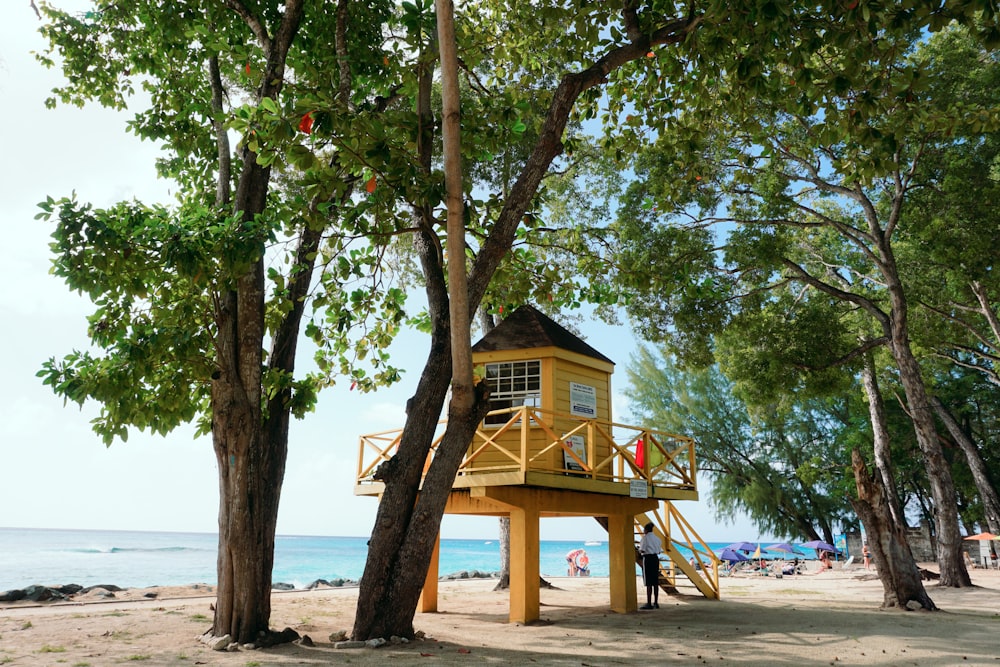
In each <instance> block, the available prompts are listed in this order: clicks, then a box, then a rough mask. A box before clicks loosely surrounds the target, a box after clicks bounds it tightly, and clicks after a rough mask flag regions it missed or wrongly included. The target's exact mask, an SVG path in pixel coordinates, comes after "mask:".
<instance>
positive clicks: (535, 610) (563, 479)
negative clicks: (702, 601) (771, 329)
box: [356, 306, 719, 622]
mask: <svg viewBox="0 0 1000 667" xmlns="http://www.w3.org/2000/svg"><path fill="white" fill-rule="evenodd" d="M472 353H473V363H474V365H475V366H476V372H477V375H479V376H480V377H482V378H483V379H484V380H485V381H486V382H488V383H489V386H490V390H491V391H490V400H491V402H492V403H493V407H492V410H491V412H490V414H489V415H487V417H486V418H485V419H484V420H483V423H482V424H481V425H480V428H479V430H478V431H477V433H476V437H475V439H474V440H473V442H472V443H471V444H470V445H469V450H468V452H467V454H466V456H465V459H464V461H463V462H462V465H461V466H460V468H459V472H458V475H457V477H456V478H455V482H454V484H453V486H452V492H451V495H450V497H449V500H448V505H447V508H446V510H445V512H446V513H450V514H477V515H487V516H509V517H510V543H511V554H510V556H511V557H510V621H511V622H530V621H532V620H535V619H537V618H538V617H539V588H538V582H539V576H540V568H539V521H540V520H541V519H542V518H545V517H556V516H592V517H595V518H596V519H597V520H598V521H599V522H600V523H601V524H602V525H603V526H604V527H605V528H606V529H607V531H608V550H609V551H608V562H609V570H610V571H609V588H610V604H611V609H612V610H614V611H617V612H629V611H634V610H636V609H637V608H638V601H637V586H636V548H635V545H636V541H637V528H638V529H639V531H641V526H643V525H645V524H646V523H647V522H650V521H651V522H653V523H654V525H655V526H656V527H657V533H658V534H659V536H660V538H661V540H663V542H664V545H665V557H664V560H663V563H662V566H661V585H662V586H663V587H664V589H665V590H667V591H674V590H676V586H677V585H678V577H681V578H682V579H683V580H684V581H687V582H689V583H690V584H692V585H694V586H695V587H696V588H697V589H698V590H699V591H701V592H702V593H703V594H704V595H706V596H707V597H711V598H717V597H718V591H719V587H718V569H717V566H718V563H717V561H716V560H715V558H714V556H713V555H712V552H711V550H710V549H709V548H708V546H707V545H706V544H705V543H704V541H702V540H701V538H700V537H698V535H697V533H695V531H694V529H693V528H692V527H691V526H690V524H688V522H687V521H686V520H685V519H684V518H683V517H682V516H681V515H680V513H679V512H677V510H676V508H675V507H674V502H676V501H680V500H696V499H697V498H698V491H697V483H696V467H695V457H694V441H692V440H691V439H690V438H686V437H684V436H679V435H673V434H668V433H663V432H659V431H656V430H652V429H648V428H646V427H642V426H628V425H625V424H619V423H616V422H614V421H613V419H612V417H613V416H612V410H611V408H612V406H611V375H612V373H613V371H614V362H612V361H611V360H610V359H608V358H607V357H605V356H604V355H603V354H601V353H600V352H598V351H597V350H595V349H594V348H593V347H591V346H590V345H588V344H587V343H586V342H584V341H583V340H581V339H580V338H579V337H577V336H576V335H574V334H573V333H572V332H570V331H568V330H567V329H565V328H564V327H562V326H560V325H559V324H557V323H556V322H554V321H553V320H552V319H550V318H549V317H547V316H546V315H544V314H543V313H541V312H540V311H538V310H537V309H535V308H533V307H531V306H523V307H521V308H518V309H517V310H516V311H514V312H513V313H511V315H510V316H508V317H507V318H506V319H505V320H503V321H502V322H501V323H500V324H499V325H498V326H497V327H496V328H495V329H494V330H493V331H491V332H490V333H488V334H487V335H486V336H485V337H483V338H482V339H481V340H480V341H479V342H477V343H476V344H475V345H474V346H473V348H472ZM400 433H401V431H389V432H385V433H378V434H372V435H367V436H362V437H361V443H360V454H359V459H358V483H357V486H356V493H358V494H363V495H378V494H379V493H380V492H381V483H379V482H377V481H376V480H374V479H373V473H374V471H375V469H376V468H377V467H378V465H379V464H380V463H382V461H384V460H386V459H388V458H389V457H390V456H392V454H393V453H394V452H395V448H396V447H397V446H398V442H399V436H400ZM432 455H433V453H432ZM678 546H686V547H687V549H688V550H689V551H693V552H694V554H695V561H696V563H697V566H692V565H691V563H690V562H689V561H688V560H687V559H686V558H685V557H684V556H682V554H681V553H680V552H679V551H678V550H677V547H678ZM437 581H438V571H437V558H436V555H435V558H434V559H433V561H432V563H431V567H430V569H429V571H428V572H427V578H426V581H425V585H424V591H423V596H422V598H421V606H420V609H421V610H422V611H433V610H436V609H437Z"/></svg>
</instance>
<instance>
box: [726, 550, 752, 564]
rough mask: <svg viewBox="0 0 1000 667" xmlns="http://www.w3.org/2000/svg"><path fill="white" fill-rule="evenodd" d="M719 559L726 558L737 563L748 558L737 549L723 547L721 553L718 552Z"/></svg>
mask: <svg viewBox="0 0 1000 667" xmlns="http://www.w3.org/2000/svg"><path fill="white" fill-rule="evenodd" d="M719 560H726V561H729V562H730V563H739V562H741V561H745V560H750V559H749V558H747V557H746V556H744V555H743V554H741V553H740V552H739V551H736V550H734V549H730V548H729V547H726V548H725V549H723V550H722V553H721V554H719Z"/></svg>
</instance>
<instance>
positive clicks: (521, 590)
mask: <svg viewBox="0 0 1000 667" xmlns="http://www.w3.org/2000/svg"><path fill="white" fill-rule="evenodd" d="M538 520H539V514H538V507H537V505H535V504H534V503H530V504H529V506H528V507H512V508H511V510H510V622H511V623H530V622H532V621H537V620H538V618H539V609H540V600H539V590H538V589H539V586H538V581H539V576H540V574H539V567H538V558H539V543H538ZM633 593H634V591H633Z"/></svg>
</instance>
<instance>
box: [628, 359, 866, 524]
mask: <svg viewBox="0 0 1000 667" xmlns="http://www.w3.org/2000/svg"><path fill="white" fill-rule="evenodd" d="M628 379H629V385H630V387H629V389H628V390H627V391H626V394H627V395H628V397H629V398H630V399H631V401H632V409H633V411H634V412H635V413H636V414H637V415H638V416H639V417H640V418H641V419H642V420H643V422H644V423H650V424H655V425H656V428H659V429H662V430H666V431H669V432H676V433H686V434H689V435H691V436H692V437H694V438H695V440H696V441H697V443H698V449H697V455H698V466H699V470H700V471H701V472H702V473H703V474H705V475H707V476H708V477H709V479H710V480H711V484H712V488H711V496H710V498H711V503H712V506H713V507H714V508H715V510H716V513H717V515H718V516H719V517H720V518H727V517H729V518H731V517H732V516H734V515H735V514H736V513H737V512H740V511H742V512H746V513H747V514H748V515H749V516H750V518H751V519H752V520H753V522H754V523H755V524H756V526H757V528H758V529H759V530H760V531H761V532H768V533H771V534H774V535H785V536H789V537H805V536H812V535H813V534H814V533H818V534H821V535H829V534H830V533H831V532H832V527H833V526H835V525H837V524H838V523H839V522H841V521H843V520H845V518H846V517H847V516H849V512H850V505H849V503H848V500H847V498H848V497H849V496H848V489H849V488H850V482H851V480H852V479H853V478H852V477H851V473H850V466H849V449H848V448H847V447H846V446H845V445H846V437H845V436H846V434H849V433H851V431H852V430H853V429H861V430H862V431H864V429H865V425H866V424H865V415H866V413H865V411H864V409H863V406H860V405H857V404H854V405H851V404H850V402H849V401H845V400H842V399H841V400H833V399H827V398H822V399H805V398H803V396H801V395H798V394H793V393H785V394H782V395H781V396H780V397H776V402H775V403H774V404H772V405H769V406H763V407H757V408H754V409H751V408H750V407H748V406H747V405H746V404H745V403H743V402H742V401H741V400H740V399H739V398H738V397H737V395H736V391H735V387H734V386H733V384H732V383H731V382H730V381H729V380H727V379H726V377H725V376H723V375H722V374H721V372H720V371H719V370H718V368H716V367H711V368H707V369H702V370H695V371H684V370H681V369H680V368H679V366H678V364H676V363H675V362H674V361H673V360H672V358H671V357H670V355H669V354H656V353H654V352H652V351H651V350H649V349H648V348H642V349H641V350H640V351H639V352H638V353H637V355H636V356H635V357H634V358H633V359H632V361H631V363H630V365H629V367H628ZM775 393H780V392H778V391H776V392H775Z"/></svg>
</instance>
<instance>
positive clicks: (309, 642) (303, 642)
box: [299, 635, 316, 646]
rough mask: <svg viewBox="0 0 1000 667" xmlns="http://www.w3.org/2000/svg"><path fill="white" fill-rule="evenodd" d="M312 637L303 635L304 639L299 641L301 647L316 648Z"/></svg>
mask: <svg viewBox="0 0 1000 667" xmlns="http://www.w3.org/2000/svg"><path fill="white" fill-rule="evenodd" d="M315 645H316V644H315V643H314V642H313V640H312V637H310V636H309V635H302V639H300V640H299V646H315Z"/></svg>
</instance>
